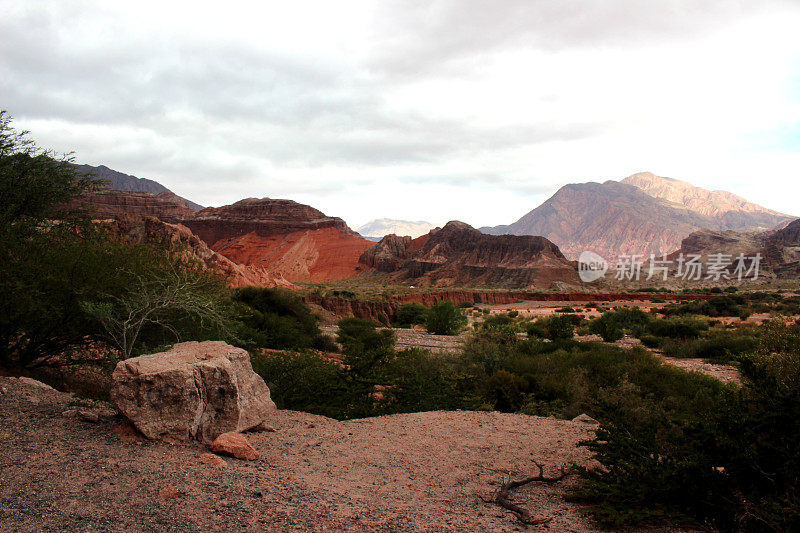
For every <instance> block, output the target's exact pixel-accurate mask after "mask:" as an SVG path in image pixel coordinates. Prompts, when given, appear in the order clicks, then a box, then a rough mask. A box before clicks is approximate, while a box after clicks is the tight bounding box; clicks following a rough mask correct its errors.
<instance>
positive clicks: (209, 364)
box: [111, 341, 275, 443]
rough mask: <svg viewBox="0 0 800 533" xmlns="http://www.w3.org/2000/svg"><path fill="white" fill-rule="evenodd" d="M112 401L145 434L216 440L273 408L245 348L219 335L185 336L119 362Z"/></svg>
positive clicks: (178, 440) (159, 437)
mask: <svg viewBox="0 0 800 533" xmlns="http://www.w3.org/2000/svg"><path fill="white" fill-rule="evenodd" d="M112 380H113V384H112V387H111V401H112V402H113V403H114V405H115V406H116V407H117V409H119V411H120V413H122V414H123V415H124V416H125V417H126V418H128V419H129V420H130V421H131V423H133V425H134V426H136V428H137V429H138V430H139V431H141V432H142V434H144V435H145V436H146V437H148V438H150V439H155V440H162V441H166V442H174V443H181V442H190V441H192V440H199V441H201V442H204V443H210V442H213V441H214V439H216V438H217V437H218V436H219V435H221V434H223V433H227V432H238V431H246V430H248V429H250V428H253V427H255V426H257V425H259V424H260V423H261V422H263V421H264V420H265V419H266V418H267V416H268V415H269V413H270V412H271V411H273V410H274V409H275V404H274V403H273V402H272V400H271V399H270V395H269V388H268V387H267V385H266V383H264V380H263V379H261V377H260V376H258V375H257V374H256V373H255V372H253V368H252V366H251V365H250V356H249V354H248V353H247V352H246V351H245V350H242V349H241V348H235V347H233V346H230V345H228V344H226V343H224V342H221V341H206V342H184V343H180V344H176V345H175V346H174V347H173V348H172V349H171V350H169V351H166V352H162V353H157V354H152V355H143V356H140V357H134V358H132V359H128V360H126V361H121V362H119V363H118V364H117V367H116V369H115V370H114V373H113V375H112Z"/></svg>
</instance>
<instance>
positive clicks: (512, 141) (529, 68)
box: [0, 0, 800, 227]
mask: <svg viewBox="0 0 800 533" xmlns="http://www.w3.org/2000/svg"><path fill="white" fill-rule="evenodd" d="M112 4H114V5H112ZM253 4H255V2H253ZM798 28H800V1H798V0H787V1H769V0H758V1H751V0H746V1H741V2H736V1H730V0H727V1H701V0H686V1H667V0H664V1H660V0H659V1H655V0H653V1H645V0H625V1H623V0H620V1H613V0H604V1H597V0H582V1H573V0H543V1H538V0H497V1H480V0H460V1H456V0H450V1H428V2H421V1H420V2H418V1H398V2H392V1H387V0H380V1H353V2H350V1H346V0H339V1H330V0H321V1H299V0H292V1H285V0H284V1H281V2H263V3H260V5H259V6H258V7H256V6H254V5H251V4H250V3H249V2H247V3H245V2H237V1H232V0H227V1H225V2H213V3H212V2H208V3H206V2H197V1H193V2H187V3H178V2H168V1H160V2H153V3H148V2H141V1H139V2H106V1H96V2H92V1H69V0H67V1H65V0H56V1H52V2H38V1H34V0H5V1H3V2H2V3H0V36H2V37H0V108H3V109H6V110H7V111H8V112H9V113H10V114H11V115H12V116H13V117H14V118H15V123H16V126H17V127H19V128H24V129H28V130H30V131H31V132H32V136H33V137H34V138H35V139H36V140H37V141H38V142H39V144H40V145H42V146H45V147H49V148H54V149H56V150H60V151H74V152H75V157H76V161H77V162H80V163H88V164H92V165H99V164H104V165H106V166H109V167H111V168H113V169H115V170H119V171H122V172H125V173H129V174H134V175H136V176H139V177H146V178H151V179H155V180H157V181H159V182H161V183H162V184H164V185H165V186H167V187H168V188H170V189H172V190H173V191H175V192H176V193H178V194H180V195H182V196H185V197H187V198H190V199H191V200H194V201H196V202H198V203H201V204H203V205H215V206H216V205H223V204H228V203H232V202H234V201H236V200H239V199H241V198H246V197H264V196H269V197H272V198H290V199H293V200H297V201H299V202H303V203H307V204H310V205H313V206H314V207H317V208H319V209H321V210H323V211H324V212H325V213H327V214H329V215H333V216H340V217H342V218H344V219H345V220H346V221H347V222H348V223H350V225H351V226H353V227H356V226H359V225H361V224H363V223H364V222H366V221H368V220H370V219H373V218H380V217H390V218H400V219H407V220H427V221H430V222H433V223H437V224H438V223H442V222H445V221H447V220H451V219H459V220H463V221H465V222H468V223H470V224H473V225H475V226H481V225H495V224H508V223H511V222H513V221H515V220H516V219H518V218H519V217H520V216H521V215H523V214H524V213H526V212H527V211H529V210H531V209H532V208H534V207H536V206H537V205H538V204H540V203H541V202H542V201H544V200H546V199H547V198H548V197H549V196H550V195H552V194H553V193H554V192H555V191H556V190H557V189H558V187H560V186H562V185H564V184H566V183H571V182H585V181H605V180H607V179H621V178H624V177H625V176H627V175H630V174H632V173H634V172H638V171H645V170H648V171H652V172H654V173H656V174H659V175H663V176H669V177H673V178H678V179H683V180H686V181H689V182H691V183H693V184H695V185H699V186H703V187H707V188H712V189H725V190H730V191H732V192H735V193H737V194H740V195H742V196H744V197H746V198H747V199H749V200H751V201H754V202H757V203H760V204H763V205H766V206H767V207H770V208H773V209H777V210H780V211H784V212H789V213H791V214H796V215H800V207H799V206H798V198H800V37H798Z"/></svg>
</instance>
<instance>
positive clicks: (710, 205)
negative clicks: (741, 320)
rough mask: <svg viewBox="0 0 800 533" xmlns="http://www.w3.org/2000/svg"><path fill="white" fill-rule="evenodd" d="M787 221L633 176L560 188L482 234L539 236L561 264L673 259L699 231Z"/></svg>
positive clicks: (683, 186) (679, 185)
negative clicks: (589, 255) (590, 258)
mask: <svg viewBox="0 0 800 533" xmlns="http://www.w3.org/2000/svg"><path fill="white" fill-rule="evenodd" d="M792 218H793V217H790V216H788V215H784V214H782V213H777V212H775V211H772V210H770V209H766V208H764V207H761V206H759V205H756V204H752V203H750V202H747V201H746V200H744V199H743V198H740V197H738V196H736V195H734V194H731V193H728V192H724V191H707V190H705V189H701V188H699V187H694V186H692V185H690V184H689V183H686V182H682V181H678V180H672V179H669V178H662V177H659V176H655V175H654V174H650V173H640V174H634V175H633V176H630V177H628V178H625V179H624V180H622V182H617V181H611V180H609V181H606V182H604V183H594V182H590V183H580V184H570V185H565V186H564V187H562V188H561V189H559V190H558V191H557V192H556V193H555V194H554V195H553V196H552V197H551V198H549V199H548V200H547V201H545V202H544V203H543V204H542V205H540V206H539V207H537V208H536V209H534V210H533V211H531V212H529V213H528V214H526V215H525V216H523V217H522V218H521V219H519V220H518V221H516V222H514V223H513V224H510V225H508V226H496V227H492V228H481V231H483V232H485V233H488V234H493V235H502V234H505V233H508V234H512V235H541V236H543V237H545V238H547V239H549V240H551V241H552V242H554V243H555V244H556V245H558V247H559V248H560V249H561V251H562V252H563V253H564V254H565V255H566V256H568V257H572V258H577V256H578V255H579V254H580V253H581V252H583V251H584V250H590V251H593V252H596V253H598V254H600V255H602V256H603V257H606V258H607V259H610V260H613V259H615V258H616V257H617V256H619V255H620V254H642V255H645V256H647V255H649V254H651V253H652V254H656V255H659V254H663V253H670V252H673V251H675V250H677V249H678V248H679V247H680V246H681V241H682V240H683V239H684V238H685V237H687V236H688V235H689V234H690V233H692V232H694V231H697V230H700V229H710V230H713V231H723V230H729V229H735V230H738V231H761V230H765V229H769V228H775V227H777V226H779V225H781V224H786V223H787V222H789V221H791V220H792Z"/></svg>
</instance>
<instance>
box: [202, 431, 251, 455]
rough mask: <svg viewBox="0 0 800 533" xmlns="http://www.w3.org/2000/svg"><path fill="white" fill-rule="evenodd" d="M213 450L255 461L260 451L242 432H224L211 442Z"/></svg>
mask: <svg viewBox="0 0 800 533" xmlns="http://www.w3.org/2000/svg"><path fill="white" fill-rule="evenodd" d="M210 448H211V451H212V452H216V453H225V454H228V455H232V456H233V457H236V458H237V459H244V460H245V461H255V460H257V459H258V457H259V455H258V452H257V451H256V450H255V448H253V447H252V446H251V445H250V443H249V442H248V441H247V439H246V438H245V437H244V435H242V434H241V433H234V432H232V431H231V432H228V433H223V434H222V435H220V436H219V437H217V438H216V439H214V442H212V443H211V446H210Z"/></svg>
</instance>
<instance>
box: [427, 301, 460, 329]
mask: <svg viewBox="0 0 800 533" xmlns="http://www.w3.org/2000/svg"><path fill="white" fill-rule="evenodd" d="M466 324H467V318H466V317H465V316H464V312H463V310H462V309H460V308H459V307H457V306H456V305H454V304H453V302H450V301H446V302H437V303H436V304H435V305H434V306H433V307H431V308H430V310H429V311H428V320H427V322H426V328H427V330H428V332H429V333H435V334H436V335H457V334H458V333H459V332H460V331H461V329H462V328H463V327H464V326H466Z"/></svg>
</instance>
